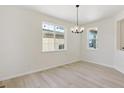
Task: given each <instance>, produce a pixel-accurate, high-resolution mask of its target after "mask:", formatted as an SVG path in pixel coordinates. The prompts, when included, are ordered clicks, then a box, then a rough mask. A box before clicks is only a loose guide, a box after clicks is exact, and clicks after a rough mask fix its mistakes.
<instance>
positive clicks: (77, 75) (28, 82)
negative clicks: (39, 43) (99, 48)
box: [4, 62, 124, 88]
mask: <svg viewBox="0 0 124 93" xmlns="http://www.w3.org/2000/svg"><path fill="white" fill-rule="evenodd" d="M4 83H5V85H6V87H9V88H10V87H12V88H95V87H97V88H104V87H105V88H114V87H116V88H118V87H120V88H122V87H124V75H123V74H122V73H120V72H118V71H116V70H115V69H112V68H108V67H104V66H101V65H97V64H93V63H88V62H77V63H72V64H68V65H64V66H60V67H57V68H53V69H49V70H45V71H41V72H37V73H33V74H30V75H25V76H22V77H18V78H14V79H10V80H7V81H5V82H4Z"/></svg>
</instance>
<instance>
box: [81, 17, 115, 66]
mask: <svg viewBox="0 0 124 93" xmlns="http://www.w3.org/2000/svg"><path fill="white" fill-rule="evenodd" d="M113 22H114V20H113V18H109V19H104V20H100V21H97V22H94V23H90V24H86V25H85V31H84V33H83V34H82V40H83V41H82V60H84V61H88V62H94V63H97V64H102V65H106V66H113V62H114V28H113V26H114V24H113ZM94 27H97V28H98V48H97V49H96V50H91V49H88V47H87V32H88V29H89V28H94Z"/></svg>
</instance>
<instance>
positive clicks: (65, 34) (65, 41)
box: [41, 21, 67, 53]
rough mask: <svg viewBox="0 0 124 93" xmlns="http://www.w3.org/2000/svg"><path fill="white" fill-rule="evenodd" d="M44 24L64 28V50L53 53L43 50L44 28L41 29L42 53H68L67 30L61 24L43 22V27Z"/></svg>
mask: <svg viewBox="0 0 124 93" xmlns="http://www.w3.org/2000/svg"><path fill="white" fill-rule="evenodd" d="M43 23H48V24H51V25H54V26H62V27H63V28H64V49H60V50H53V51H51V50H50V51H44V50H43V35H44V34H43V28H41V36H42V37H41V44H42V45H41V52H43V53H51V52H65V51H67V31H66V28H65V26H64V25H60V24H54V23H52V22H46V21H43V22H42V23H41V24H42V25H43ZM53 33H54V48H55V32H53Z"/></svg>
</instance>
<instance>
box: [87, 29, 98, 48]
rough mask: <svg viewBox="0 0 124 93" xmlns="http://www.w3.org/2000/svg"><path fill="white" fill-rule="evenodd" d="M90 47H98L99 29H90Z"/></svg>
mask: <svg viewBox="0 0 124 93" xmlns="http://www.w3.org/2000/svg"><path fill="white" fill-rule="evenodd" d="M88 48H90V49H96V48H97V29H90V30H89V31H88Z"/></svg>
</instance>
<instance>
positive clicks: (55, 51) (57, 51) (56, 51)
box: [41, 49, 67, 53]
mask: <svg viewBox="0 0 124 93" xmlns="http://www.w3.org/2000/svg"><path fill="white" fill-rule="evenodd" d="M66 51H67V50H66V49H64V50H54V51H42V50H41V52H42V53H59V52H66Z"/></svg>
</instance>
